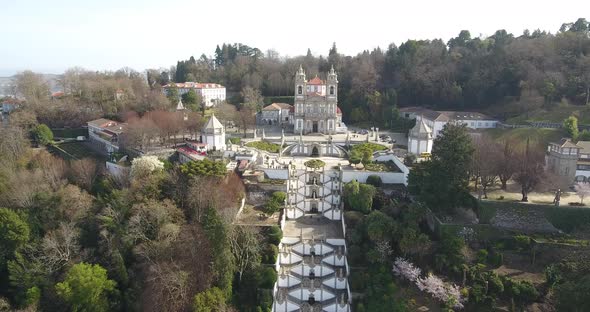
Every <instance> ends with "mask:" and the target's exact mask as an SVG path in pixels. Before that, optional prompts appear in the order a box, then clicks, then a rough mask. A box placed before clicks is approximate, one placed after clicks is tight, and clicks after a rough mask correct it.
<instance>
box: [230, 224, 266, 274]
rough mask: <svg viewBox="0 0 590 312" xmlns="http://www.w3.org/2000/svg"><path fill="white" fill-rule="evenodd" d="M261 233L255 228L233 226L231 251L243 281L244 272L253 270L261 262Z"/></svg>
mask: <svg viewBox="0 0 590 312" xmlns="http://www.w3.org/2000/svg"><path fill="white" fill-rule="evenodd" d="M261 240H262V238H261V236H260V232H259V230H258V229H257V228H255V227H249V226H248V227H247V226H233V227H232V229H231V231H230V234H229V243H230V247H231V251H232V253H233V255H234V257H235V264H236V268H237V271H238V274H239V280H240V281H241V280H242V274H243V273H244V271H246V270H249V269H252V268H253V267H254V266H255V265H256V264H258V263H259V262H260V241H261Z"/></svg>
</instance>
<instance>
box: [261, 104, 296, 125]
mask: <svg viewBox="0 0 590 312" xmlns="http://www.w3.org/2000/svg"><path fill="white" fill-rule="evenodd" d="M292 112H293V105H291V104H287V103H272V104H270V105H267V106H265V107H264V108H263V109H262V111H261V112H260V119H259V122H260V123H262V124H268V125H278V124H282V125H283V124H292V123H293V118H292V117H293V114H292Z"/></svg>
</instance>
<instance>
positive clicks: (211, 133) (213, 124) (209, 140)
mask: <svg viewBox="0 0 590 312" xmlns="http://www.w3.org/2000/svg"><path fill="white" fill-rule="evenodd" d="M202 136H203V139H202V141H203V143H205V144H207V145H208V147H209V148H211V149H214V150H217V151H220V150H221V151H223V150H225V128H224V127H223V125H222V124H221V122H219V120H218V119H217V117H215V115H211V118H209V121H207V124H206V125H205V127H204V128H203V134H202Z"/></svg>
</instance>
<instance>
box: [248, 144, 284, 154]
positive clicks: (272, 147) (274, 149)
mask: <svg viewBox="0 0 590 312" xmlns="http://www.w3.org/2000/svg"><path fill="white" fill-rule="evenodd" d="M246 146H248V147H253V148H256V149H259V150H263V151H267V152H271V153H278V152H279V150H280V149H281V146H280V145H279V144H275V143H270V142H265V141H254V142H249V143H247V144H246Z"/></svg>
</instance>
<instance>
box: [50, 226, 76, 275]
mask: <svg viewBox="0 0 590 312" xmlns="http://www.w3.org/2000/svg"><path fill="white" fill-rule="evenodd" d="M79 236H80V231H79V230H78V229H77V228H76V227H75V226H74V224H73V223H60V225H59V228H57V229H56V230H53V231H50V232H49V233H47V234H45V237H43V243H42V250H43V256H42V259H43V262H44V264H45V265H46V266H47V267H48V269H49V271H50V272H56V271H58V270H60V269H61V268H63V267H64V266H66V265H67V264H68V263H71V262H72V261H74V259H76V258H78V257H80V245H79V243H78V239H79Z"/></svg>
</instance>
